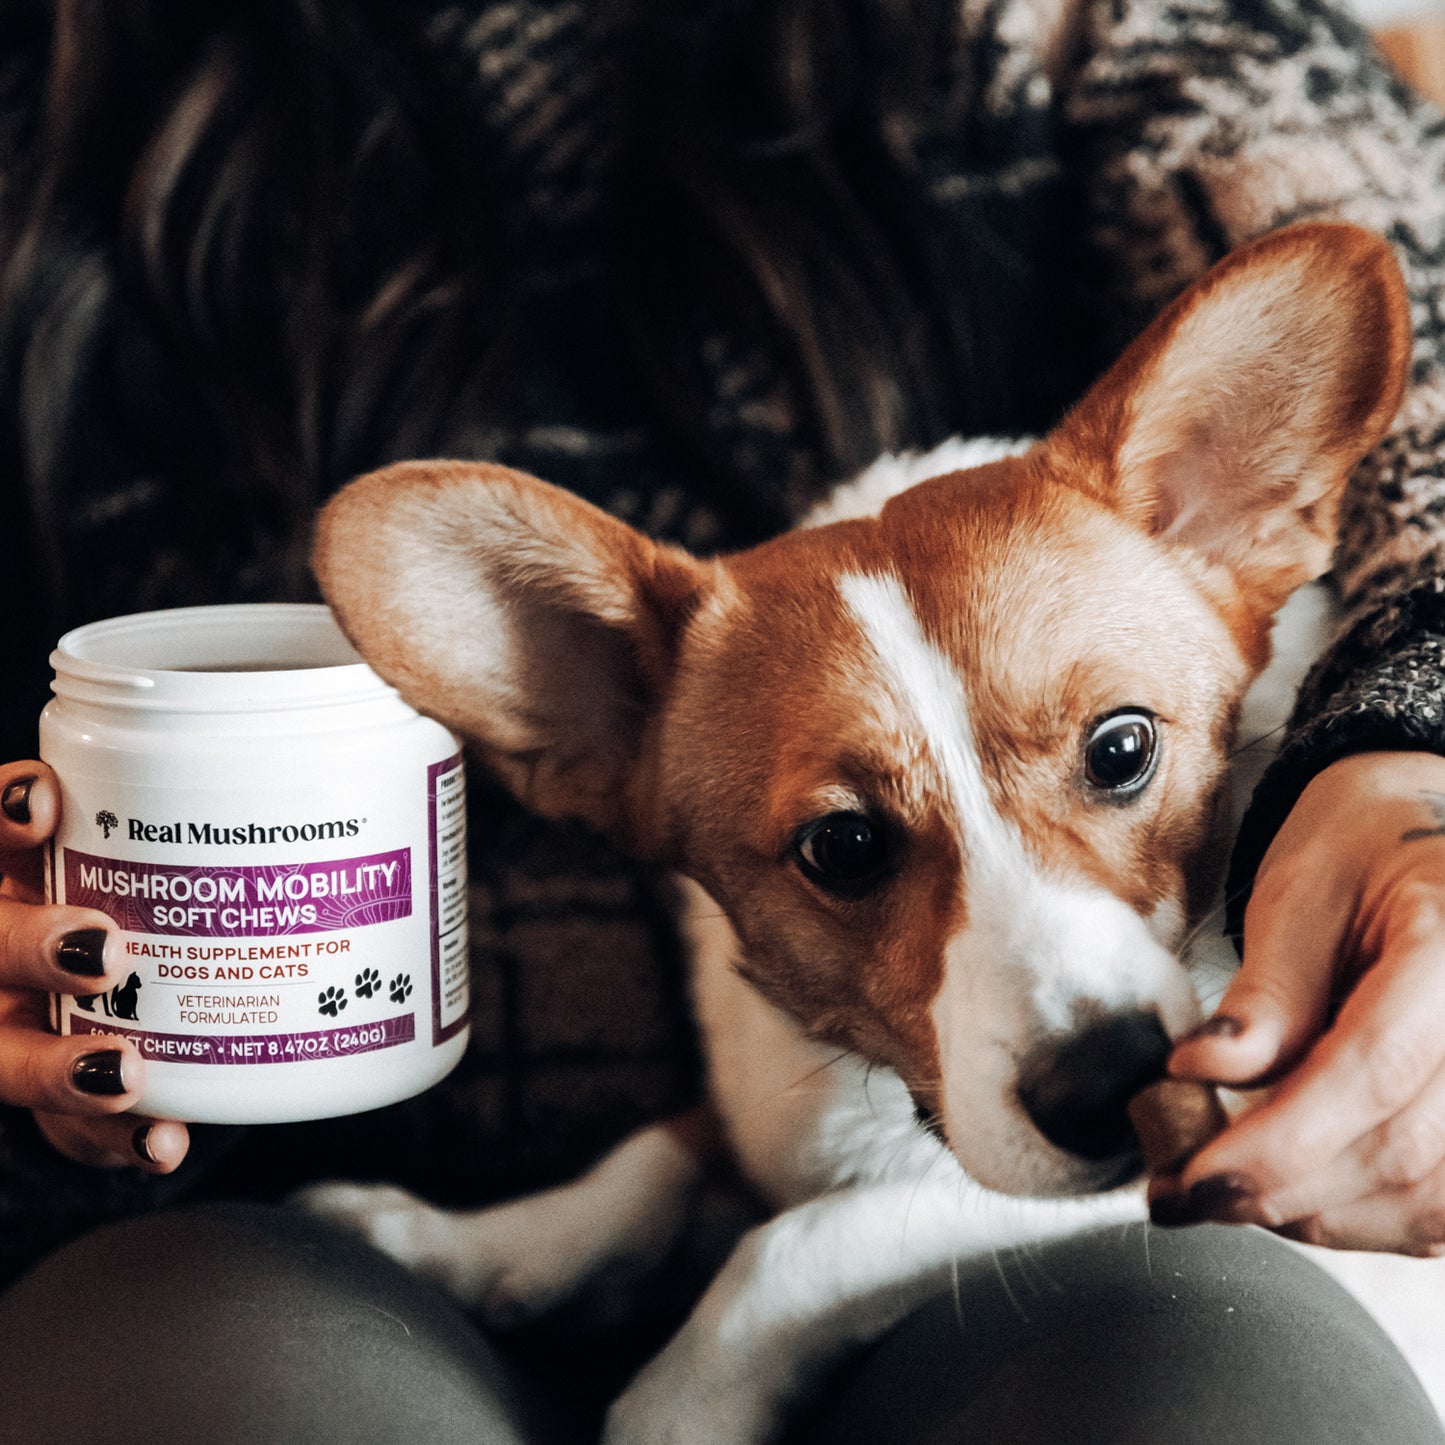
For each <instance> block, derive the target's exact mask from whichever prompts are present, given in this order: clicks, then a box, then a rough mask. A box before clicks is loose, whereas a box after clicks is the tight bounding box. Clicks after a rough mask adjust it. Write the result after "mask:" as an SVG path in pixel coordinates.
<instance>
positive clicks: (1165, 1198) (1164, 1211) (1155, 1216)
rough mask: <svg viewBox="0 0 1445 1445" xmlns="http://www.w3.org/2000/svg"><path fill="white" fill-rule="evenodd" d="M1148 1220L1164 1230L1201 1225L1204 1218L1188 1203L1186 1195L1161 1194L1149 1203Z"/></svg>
mask: <svg viewBox="0 0 1445 1445" xmlns="http://www.w3.org/2000/svg"><path fill="white" fill-rule="evenodd" d="M1149 1218H1150V1220H1151V1222H1152V1223H1154V1224H1157V1225H1159V1226H1160V1227H1161V1228H1164V1229H1178V1228H1181V1227H1182V1226H1184V1225H1186V1224H1202V1223H1203V1222H1204V1218H1205V1216H1204V1215H1202V1214H1201V1213H1200V1212H1199V1211H1198V1210H1197V1209H1196V1208H1195V1207H1194V1206H1193V1204H1191V1203H1190V1202H1189V1196H1188V1195H1187V1194H1161V1195H1159V1196H1157V1197H1156V1198H1154V1199H1151V1200H1150V1201H1149Z"/></svg>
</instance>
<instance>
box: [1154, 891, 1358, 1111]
mask: <svg viewBox="0 0 1445 1445" xmlns="http://www.w3.org/2000/svg"><path fill="white" fill-rule="evenodd" d="M1330 881H1331V882H1333V881H1334V880H1330ZM1349 893H1350V890H1349V889H1347V888H1341V887H1339V886H1338V885H1336V886H1329V885H1328V884H1324V885H1323V886H1312V885H1311V882H1310V880H1308V879H1296V880H1295V881H1294V883H1292V884H1287V885H1285V886H1283V887H1281V886H1278V884H1277V883H1276V882H1275V880H1274V879H1266V878H1265V877H1264V876H1261V878H1260V879H1259V880H1258V881H1257V883H1256V887H1255V891H1254V894H1253V896H1252V897H1251V898H1250V901H1249V907H1248V908H1247V909H1246V910H1245V915H1244V961H1243V963H1241V965H1240V967H1239V972H1238V973H1236V974H1235V976H1234V979H1233V981H1232V982H1231V984H1230V985H1229V988H1228V989H1227V990H1226V991H1225V994H1224V997H1223V998H1222V999H1221V1000H1220V1002H1219V1006H1218V1008H1217V1009H1216V1010H1215V1012H1214V1015H1213V1016H1212V1017H1211V1018H1209V1019H1207V1020H1206V1021H1205V1022H1204V1023H1202V1024H1201V1025H1200V1026H1199V1027H1198V1028H1197V1029H1195V1030H1194V1031H1193V1032H1192V1033H1190V1034H1186V1035H1185V1036H1184V1038H1182V1039H1181V1040H1180V1041H1179V1044H1178V1046H1177V1047H1176V1048H1175V1050H1174V1053H1173V1054H1172V1055H1171V1057H1170V1060H1169V1072H1170V1073H1171V1074H1173V1075H1175V1076H1176V1077H1177V1078H1183V1079H1199V1080H1204V1081H1207V1082H1211V1083H1217V1084H1235V1085H1247V1084H1265V1083H1269V1082H1270V1081H1271V1080H1272V1079H1274V1078H1275V1077H1277V1076H1278V1075H1280V1074H1283V1073H1286V1072H1288V1070H1289V1069H1290V1068H1291V1067H1292V1066H1293V1065H1294V1064H1295V1063H1296V1062H1297V1061H1298V1060H1299V1059H1300V1058H1301V1057H1302V1056H1303V1055H1304V1054H1305V1053H1306V1051H1307V1050H1308V1049H1309V1047H1310V1045H1311V1044H1312V1043H1313V1042H1314V1041H1315V1040H1316V1039H1317V1038H1318V1037H1319V1036H1320V1034H1322V1033H1323V1032H1324V1031H1325V1029H1326V1027H1327V1026H1328V1024H1329V1017H1330V1011H1331V1008H1332V1006H1333V1001H1334V991H1335V979H1336V971H1337V967H1338V961H1339V958H1340V953H1341V949H1342V948H1343V945H1344V941H1345V936H1346V933H1347V930H1348V928H1349V924H1350V919H1351V917H1352V914H1353V909H1352V900H1351V898H1350V896H1349Z"/></svg>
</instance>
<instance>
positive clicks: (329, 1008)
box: [316, 988, 346, 1018]
mask: <svg viewBox="0 0 1445 1445" xmlns="http://www.w3.org/2000/svg"><path fill="white" fill-rule="evenodd" d="M345 1007H346V991H345V990H344V989H339V988H328V989H323V990H322V992H321V993H319V994H318V995H317V1000H316V1009H317V1012H318V1013H324V1014H330V1015H331V1017H332V1018H335V1017H336V1015H337V1014H339V1013H340V1012H341V1010H342V1009H344V1008H345Z"/></svg>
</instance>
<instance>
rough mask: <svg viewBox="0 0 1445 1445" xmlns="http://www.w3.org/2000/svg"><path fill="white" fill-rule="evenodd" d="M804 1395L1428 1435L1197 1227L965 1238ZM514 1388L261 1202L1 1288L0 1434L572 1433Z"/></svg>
mask: <svg viewBox="0 0 1445 1445" xmlns="http://www.w3.org/2000/svg"><path fill="white" fill-rule="evenodd" d="M823 1393H824V1396H825V1399H824V1401H823V1403H822V1404H820V1405H819V1404H815V1405H814V1406H813V1407H812V1409H811V1411H805V1412H804V1415H805V1417H806V1419H805V1423H803V1424H802V1425H800V1426H799V1428H798V1429H797V1430H796V1431H795V1432H794V1435H793V1436H792V1437H791V1438H792V1439H793V1440H794V1441H795V1442H799V1445H802V1442H806V1445H862V1442H868V1445H963V1442H980V1445H1064V1442H1067V1445H1094V1442H1097V1445H1165V1442H1168V1445H1255V1442H1267V1445H1332V1442H1340V1445H1346V1442H1348V1445H1358V1442H1362V1441H1367V1442H1381V1445H1385V1442H1387V1445H1427V1442H1428V1445H1441V1442H1442V1441H1445V1432H1442V1430H1441V1427H1440V1423H1439V1421H1438V1420H1437V1419H1436V1417H1435V1415H1434V1412H1433V1411H1432V1410H1431V1408H1430V1405H1429V1402H1428V1401H1427V1400H1426V1398H1425V1396H1424V1393H1423V1391H1422V1390H1421V1388H1420V1386H1419V1384H1418V1382H1417V1381H1416V1380H1415V1378H1414V1376H1413V1375H1412V1374H1411V1372H1410V1370H1409V1368H1408V1366H1407V1365H1406V1364H1405V1363H1404V1361H1403V1360H1402V1359H1401V1358H1400V1356H1399V1354H1398V1353H1397V1352H1396V1351H1395V1350H1394V1348H1393V1347H1392V1346H1391V1345H1390V1343H1389V1342H1388V1340H1387V1339H1386V1338H1385V1336H1384V1335H1383V1334H1382V1333H1381V1332H1380V1330H1379V1329H1378V1328H1377V1327H1376V1326H1375V1325H1374V1323H1373V1322H1372V1321H1371V1320H1370V1319H1369V1318H1368V1317H1367V1316H1366V1315H1365V1314H1364V1312H1363V1311H1362V1310H1361V1309H1360V1308H1359V1307H1358V1306H1357V1305H1356V1304H1355V1303H1354V1302H1353V1300H1351V1299H1350V1297H1349V1296H1348V1295H1346V1294H1345V1293H1344V1292H1343V1291H1342V1290H1340V1289H1339V1288H1338V1286H1336V1285H1335V1284H1334V1282H1333V1281H1332V1280H1330V1279H1329V1278H1328V1277H1327V1276H1325V1275H1324V1274H1323V1273H1322V1272H1321V1271H1319V1270H1318V1269H1316V1268H1314V1266H1312V1265H1311V1264H1309V1263H1308V1262H1307V1261H1306V1260H1304V1259H1302V1258H1300V1257H1299V1256H1298V1255H1296V1254H1295V1253H1293V1252H1292V1251H1290V1250H1289V1249H1288V1248H1287V1247H1285V1246H1284V1245H1282V1244H1280V1243H1279V1242H1278V1241H1276V1240H1274V1239H1272V1238H1271V1237H1269V1236H1268V1235H1265V1234H1262V1233H1259V1232H1257V1231H1253V1230H1243V1229H1226V1228H1222V1227H1217V1226H1206V1227H1202V1228H1196V1229H1187V1230H1180V1231H1175V1232H1165V1231H1160V1230H1150V1231H1149V1233H1148V1235H1147V1240H1146V1237H1145V1235H1144V1234H1143V1232H1142V1231H1141V1229H1140V1228H1139V1227H1137V1226H1136V1227H1134V1228H1131V1229H1126V1230H1116V1229H1111V1230H1105V1231H1101V1232H1099V1233H1097V1234H1092V1235H1088V1236H1084V1237H1082V1238H1079V1239H1074V1240H1068V1241H1064V1242H1061V1243H1056V1244H1050V1245H1047V1246H1043V1247H1041V1248H1038V1249H1036V1250H1031V1251H1028V1252H1027V1253H1026V1254H1025V1253H1011V1254H1010V1255H1009V1256H1007V1257H1006V1258H1004V1259H1002V1260H1000V1261H997V1262H995V1261H993V1260H988V1261H982V1262H979V1263H978V1264H977V1266H976V1267H969V1268H966V1269H964V1270H963V1272H962V1273H961V1275H960V1279H959V1283H958V1290H957V1293H956V1294H955V1291H954V1290H953V1289H951V1288H950V1289H949V1290H948V1291H947V1293H946V1295H945V1296H944V1297H942V1298H940V1299H938V1300H935V1301H934V1302H933V1303H932V1304H931V1305H929V1306H927V1307H925V1308H924V1309H922V1310H920V1311H918V1312H917V1313H916V1314H914V1315H913V1316H912V1317H910V1318H909V1319H908V1320H906V1321H905V1322H904V1323H903V1324H902V1325H901V1326H900V1327H899V1328H898V1329H896V1330H894V1331H893V1332H892V1333H891V1334H890V1335H889V1336H888V1337H887V1338H885V1339H884V1340H883V1341H882V1342H881V1343H879V1344H878V1345H877V1346H875V1347H874V1348H873V1349H872V1350H870V1351H869V1352H868V1353H867V1354H866V1355H865V1356H864V1357H863V1358H862V1359H860V1360H857V1361H854V1362H852V1363H850V1365H849V1366H848V1368H847V1369H846V1370H844V1371H842V1372H841V1375H840V1377H839V1378H838V1380H837V1381H835V1382H834V1383H833V1384H832V1385H831V1386H830V1387H829V1388H828V1389H826V1390H825V1391H824V1392H823ZM534 1396H535V1392H533V1394H530V1395H529V1391H528V1388H527V1386H526V1384H525V1382H523V1381H520V1380H519V1379H517V1378H515V1376H514V1372H509V1371H508V1370H507V1369H506V1368H505V1367H504V1366H503V1365H502V1364H501V1363H500V1362H499V1360H498V1358H497V1356H496V1355H495V1354H494V1353H493V1352H492V1351H491V1350H490V1349H489V1348H488V1347H487V1345H486V1344H485V1343H484V1341H483V1339H482V1337H481V1336H480V1335H479V1334H478V1333H477V1332H476V1331H475V1330H474V1329H473V1328H472V1327H471V1326H470V1325H469V1324H468V1323H467V1321H466V1320H465V1318H464V1317H463V1316H462V1315H460V1314H459V1313H458V1312H457V1311H456V1310H454V1309H453V1308H452V1307H451V1306H450V1305H449V1304H447V1303H446V1302H445V1301H444V1300H442V1299H441V1297H440V1296H439V1295H437V1294H436V1293H435V1292H434V1291H432V1290H431V1289H430V1288H428V1287H427V1286H426V1285H424V1284H422V1283H420V1282H418V1281H416V1280H415V1279H413V1278H412V1277H411V1276H409V1275H407V1274H406V1273H404V1272H403V1271H402V1270H400V1269H398V1268H397V1267H396V1266H394V1265H393V1264H392V1263H391V1262H390V1261H388V1260H386V1259H384V1258H383V1257H382V1256H380V1255H378V1254H376V1253H375V1252H373V1251H372V1250H371V1249H369V1248H368V1247H366V1246H365V1245H363V1244H361V1243H359V1242H357V1241H356V1240H353V1239H351V1238H349V1237H346V1236H343V1235H340V1234H338V1233H336V1232H335V1231H334V1230H332V1229H331V1228H330V1227H328V1226H326V1225H324V1224H321V1223H319V1222H317V1221H315V1220H311V1219H306V1218H301V1217H298V1216H296V1215H293V1214H290V1213H287V1212H285V1211H282V1210H273V1209H265V1208H261V1207H257V1206H243V1205H209V1206H201V1207H197V1208H191V1209H186V1210H181V1211H178V1212H175V1213H171V1214H165V1215H152V1216H149V1217H146V1218H140V1219H133V1220H129V1221H127V1222H125V1223H122V1224H118V1225H113V1226H110V1227H108V1228H105V1229H101V1230H97V1231H96V1232H95V1233H93V1234H91V1235H89V1236H87V1237H86V1238H84V1239H82V1240H80V1241H78V1242H77V1243H75V1244H72V1245H70V1246H69V1247H68V1248H66V1249H63V1250H61V1251H59V1252H58V1253H57V1254H55V1255H53V1256H51V1257H50V1258H49V1259H47V1260H46V1261H44V1262H43V1263H42V1264H40V1265H39V1266H38V1267H37V1268H36V1269H35V1270H33V1271H32V1272H31V1273H30V1274H29V1275H27V1276H26V1277H25V1278H24V1279H22V1280H21V1281H20V1282H19V1283H18V1284H17V1285H15V1286H14V1287H13V1288H12V1289H11V1290H10V1291H9V1293H8V1294H6V1295H4V1296H0V1442H3V1445H50V1442H56V1445H59V1442H67V1445H69V1442H74V1441H93V1442H104V1445H132V1442H134V1445H141V1442H145V1445H151V1442H171V1441H184V1442H194V1445H212V1442H214V1445H223V1442H224V1445H233V1442H234V1445H242V1442H244V1445H261V1442H276V1445H313V1442H314V1445H333V1442H335V1445H342V1442H344V1445H362V1442H378V1445H380V1442H387V1445H390V1442H398V1445H451V1442H462V1441H465V1442H467V1445H514V1442H517V1445H519V1442H523V1441H526V1442H541V1441H559V1442H560V1441H564V1440H567V1439H570V1438H573V1437H569V1436H568V1435H567V1434H566V1433H565V1431H563V1430H562V1429H561V1427H560V1426H559V1425H558V1424H557V1423H556V1422H555V1421H550V1420H549V1418H548V1413H547V1409H546V1402H545V1401H544V1400H539V1399H538V1398H535V1397H534ZM687 1445H710V1442H708V1441H704V1440H700V1441H697V1442H687Z"/></svg>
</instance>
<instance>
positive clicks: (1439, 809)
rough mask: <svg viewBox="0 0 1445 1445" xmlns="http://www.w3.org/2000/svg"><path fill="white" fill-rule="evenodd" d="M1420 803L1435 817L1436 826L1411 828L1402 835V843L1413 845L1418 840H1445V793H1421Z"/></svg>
mask: <svg viewBox="0 0 1445 1445" xmlns="http://www.w3.org/2000/svg"><path fill="white" fill-rule="evenodd" d="M1420 801H1421V802H1422V803H1424V805H1425V806H1426V807H1427V808H1429V810H1430V812H1431V813H1432V814H1433V815H1434V818H1435V825H1434V827H1431V828H1411V829H1410V830H1409V831H1408V832H1405V833H1401V834H1400V841H1401V842H1402V843H1413V842H1415V840H1416V839H1417V838H1445V793H1421V794H1420Z"/></svg>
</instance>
